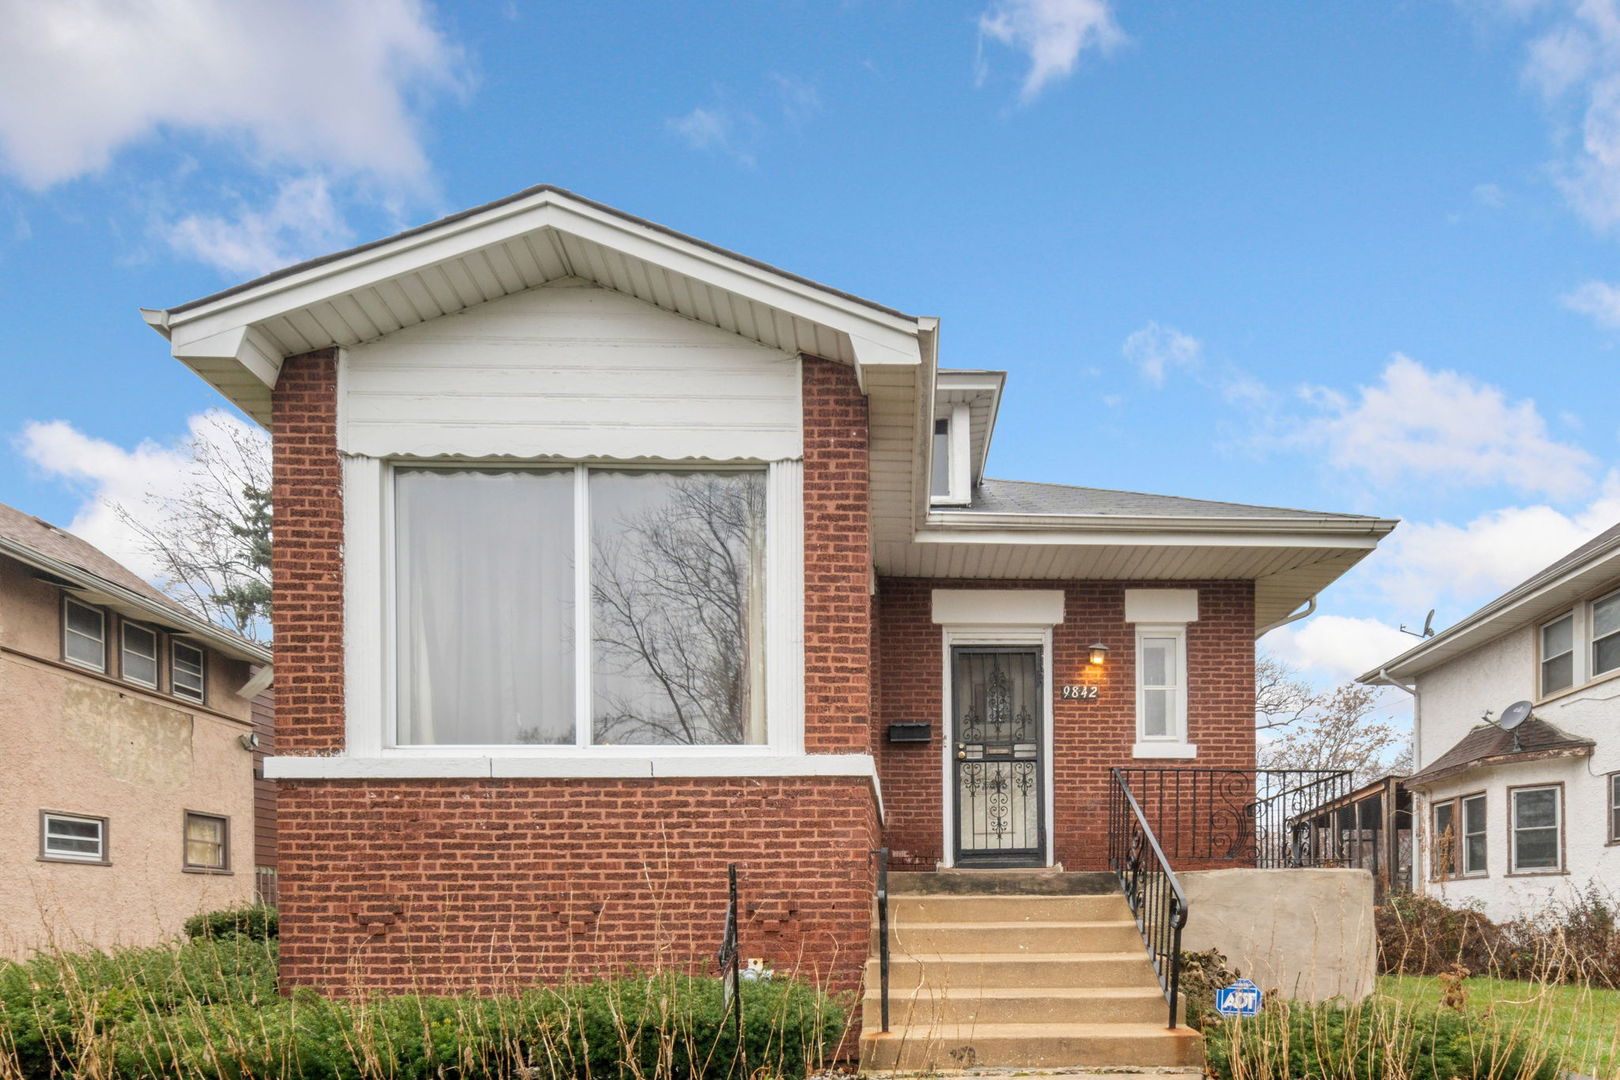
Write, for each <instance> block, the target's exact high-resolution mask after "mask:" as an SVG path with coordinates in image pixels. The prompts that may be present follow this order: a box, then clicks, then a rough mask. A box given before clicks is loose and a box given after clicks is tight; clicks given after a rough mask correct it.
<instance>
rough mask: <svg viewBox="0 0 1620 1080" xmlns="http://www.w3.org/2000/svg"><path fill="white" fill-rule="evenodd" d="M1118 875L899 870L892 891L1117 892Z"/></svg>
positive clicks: (892, 879)
mask: <svg viewBox="0 0 1620 1080" xmlns="http://www.w3.org/2000/svg"><path fill="white" fill-rule="evenodd" d="M1118 892H1119V879H1118V878H1116V877H1115V876H1114V875H1113V874H1110V873H1108V872H1107V871H1101V872H1099V871H1091V872H1087V873H1075V874H1069V873H1064V872H1063V871H1061V870H937V871H934V872H932V873H914V872H910V871H906V872H901V871H896V872H894V873H891V874H890V875H889V895H890V896H893V895H895V894H896V893H936V894H943V893H956V894H964V895H969V896H1086V895H1101V894H1116V895H1117V894H1118Z"/></svg>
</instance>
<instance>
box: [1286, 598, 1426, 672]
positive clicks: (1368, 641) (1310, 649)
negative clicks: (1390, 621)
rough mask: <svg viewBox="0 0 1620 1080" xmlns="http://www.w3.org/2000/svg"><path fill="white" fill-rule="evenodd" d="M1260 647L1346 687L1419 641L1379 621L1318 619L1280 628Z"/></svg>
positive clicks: (1340, 618)
mask: <svg viewBox="0 0 1620 1080" xmlns="http://www.w3.org/2000/svg"><path fill="white" fill-rule="evenodd" d="M1260 644H1261V645H1262V646H1263V647H1264V648H1265V649H1267V650H1268V651H1270V652H1271V653H1273V654H1274V655H1276V656H1277V657H1278V658H1279V659H1281V660H1283V661H1285V662H1287V663H1289V664H1292V665H1293V666H1295V667H1297V668H1302V669H1304V670H1306V671H1310V672H1313V673H1315V674H1318V675H1320V676H1321V677H1322V678H1323V680H1324V681H1326V682H1331V683H1344V682H1348V681H1349V680H1351V679H1354V678H1355V677H1356V676H1357V675H1360V674H1361V673H1362V672H1364V671H1369V670H1371V669H1372V668H1375V667H1377V666H1378V665H1379V664H1381V663H1383V662H1384V661H1385V660H1388V659H1389V658H1390V657H1393V656H1397V655H1399V654H1400V653H1403V652H1405V651H1406V650H1407V649H1409V648H1411V647H1412V646H1413V645H1415V644H1417V639H1416V638H1414V637H1412V636H1411V635H1409V634H1403V633H1401V632H1400V630H1398V629H1397V628H1395V627H1393V626H1389V625H1387V624H1385V623H1381V622H1379V621H1378V620H1377V619H1364V618H1353V617H1351V616H1347V615H1317V616H1314V617H1312V618H1309V619H1305V620H1302V621H1300V622H1297V623H1290V624H1288V625H1287V626H1280V627H1278V628H1277V629H1275V630H1273V631H1272V632H1271V633H1269V634H1267V635H1266V636H1265V637H1264V638H1262V639H1261V642H1260Z"/></svg>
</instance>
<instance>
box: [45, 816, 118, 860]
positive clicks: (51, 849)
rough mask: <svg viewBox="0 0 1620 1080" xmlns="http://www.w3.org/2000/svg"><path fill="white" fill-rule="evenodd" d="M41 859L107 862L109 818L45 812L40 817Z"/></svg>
mask: <svg viewBox="0 0 1620 1080" xmlns="http://www.w3.org/2000/svg"><path fill="white" fill-rule="evenodd" d="M39 857H40V858H41V859H48V860H52V861H57V860H60V861H62V862H83V863H105V862H106V861H107V819H106V818H102V817H81V816H79V815H76V814H57V813H53V812H51V811H48V810H47V811H44V812H42V813H41V814H40V815H39Z"/></svg>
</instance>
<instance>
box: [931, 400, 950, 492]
mask: <svg viewBox="0 0 1620 1080" xmlns="http://www.w3.org/2000/svg"><path fill="white" fill-rule="evenodd" d="M928 493H929V494H930V495H932V496H934V497H935V498H949V497H950V494H951V422H950V421H949V420H948V419H946V418H945V417H940V418H939V419H938V420H935V421H934V464H933V478H932V482H931V483H930V484H929V487H928Z"/></svg>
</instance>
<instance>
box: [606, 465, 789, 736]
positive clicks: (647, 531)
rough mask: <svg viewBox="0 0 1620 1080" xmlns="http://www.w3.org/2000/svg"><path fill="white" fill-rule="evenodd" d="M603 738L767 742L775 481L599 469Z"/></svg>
mask: <svg viewBox="0 0 1620 1080" xmlns="http://www.w3.org/2000/svg"><path fill="white" fill-rule="evenodd" d="M590 500H591V503H590V505H591V511H590V518H591V613H592V653H591V671H592V675H591V681H592V703H591V705H592V739H593V741H594V742H596V743H609V744H611V743H619V744H666V745H667V744H676V745H711V746H712V745H724V744H749V743H763V742H764V741H765V710H764V657H765V641H764V635H765V630H764V626H765V623H764V598H765V582H764V572H765V474H764V473H763V472H740V471H738V472H645V471H629V470H624V471H619V470H605V469H593V470H591V473H590Z"/></svg>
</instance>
